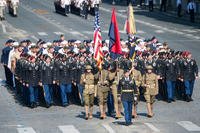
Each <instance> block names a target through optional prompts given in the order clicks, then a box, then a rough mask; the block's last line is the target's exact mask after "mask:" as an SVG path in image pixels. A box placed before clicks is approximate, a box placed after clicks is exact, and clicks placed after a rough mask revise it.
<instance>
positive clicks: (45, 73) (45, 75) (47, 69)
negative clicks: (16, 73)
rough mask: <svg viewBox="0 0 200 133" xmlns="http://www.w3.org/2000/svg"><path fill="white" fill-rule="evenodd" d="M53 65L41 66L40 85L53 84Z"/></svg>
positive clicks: (45, 64)
mask: <svg viewBox="0 0 200 133" xmlns="http://www.w3.org/2000/svg"><path fill="white" fill-rule="evenodd" d="M53 68H54V66H53V64H52V63H50V64H47V63H44V64H43V65H42V70H41V76H40V78H41V81H42V84H47V85H49V84H53V80H54V78H55V77H54V75H53Z"/></svg>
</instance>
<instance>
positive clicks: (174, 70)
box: [165, 59, 178, 81]
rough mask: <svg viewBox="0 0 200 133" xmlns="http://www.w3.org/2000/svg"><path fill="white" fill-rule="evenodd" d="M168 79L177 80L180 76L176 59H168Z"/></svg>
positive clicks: (166, 66)
mask: <svg viewBox="0 0 200 133" xmlns="http://www.w3.org/2000/svg"><path fill="white" fill-rule="evenodd" d="M165 68H166V69H165V70H166V71H165V76H166V80H170V81H176V79H177V77H178V65H177V61H176V60H175V59H167V60H166V62H165Z"/></svg>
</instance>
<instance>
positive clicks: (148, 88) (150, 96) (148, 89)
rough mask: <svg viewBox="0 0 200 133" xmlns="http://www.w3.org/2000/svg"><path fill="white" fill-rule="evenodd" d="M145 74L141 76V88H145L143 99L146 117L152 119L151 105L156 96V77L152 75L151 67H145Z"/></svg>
mask: <svg viewBox="0 0 200 133" xmlns="http://www.w3.org/2000/svg"><path fill="white" fill-rule="evenodd" d="M146 70H147V73H146V74H145V75H144V76H143V81H142V86H143V87H144V88H145V93H144V97H145V100H146V103H147V111H148V114H147V117H149V118H151V117H153V115H154V114H153V103H154V102H155V96H156V95H157V94H158V79H157V75H156V74H155V73H153V67H152V66H147V67H146Z"/></svg>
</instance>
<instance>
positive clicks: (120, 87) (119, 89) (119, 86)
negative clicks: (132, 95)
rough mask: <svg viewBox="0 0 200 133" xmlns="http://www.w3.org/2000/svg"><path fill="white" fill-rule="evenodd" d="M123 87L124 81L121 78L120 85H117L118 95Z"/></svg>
mask: <svg viewBox="0 0 200 133" xmlns="http://www.w3.org/2000/svg"><path fill="white" fill-rule="evenodd" d="M121 89H122V83H121V80H120V81H119V85H118V87H117V95H118V96H120V95H121Z"/></svg>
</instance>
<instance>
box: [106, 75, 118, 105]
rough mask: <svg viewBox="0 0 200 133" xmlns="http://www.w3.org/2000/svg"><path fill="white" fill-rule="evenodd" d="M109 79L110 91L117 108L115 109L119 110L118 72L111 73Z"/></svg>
mask: <svg viewBox="0 0 200 133" xmlns="http://www.w3.org/2000/svg"><path fill="white" fill-rule="evenodd" d="M108 78H109V82H110V89H111V91H112V94H113V99H114V106H115V108H118V97H117V85H118V83H119V82H117V72H110V71H109V73H108Z"/></svg>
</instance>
